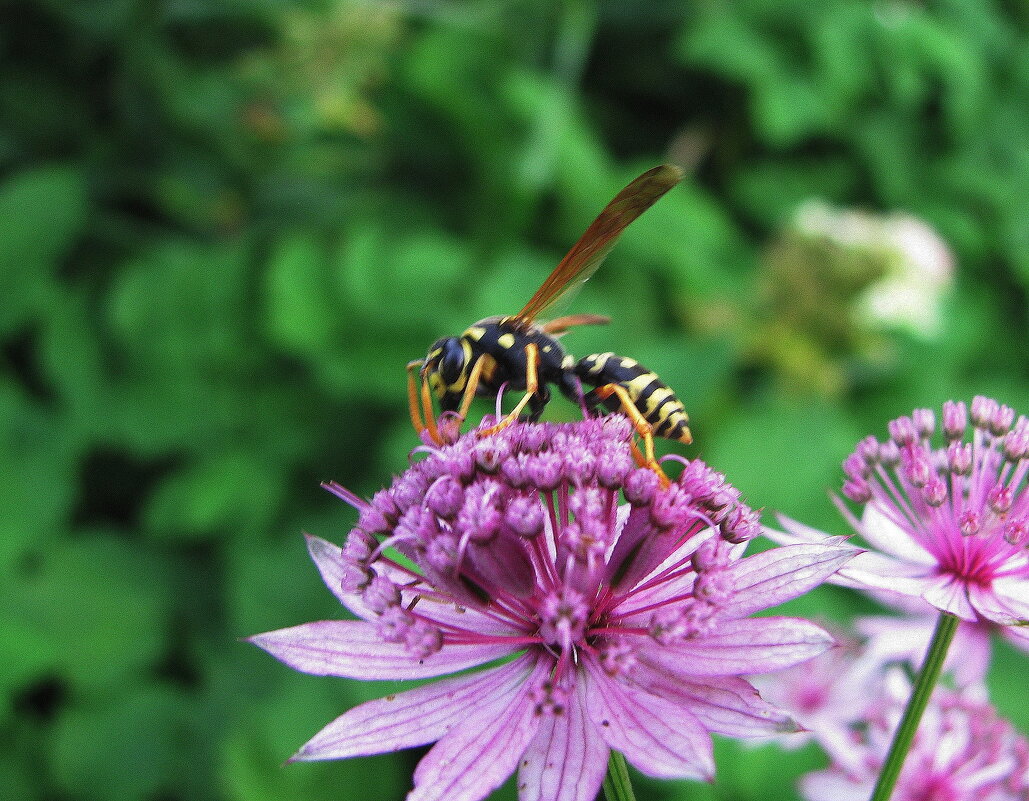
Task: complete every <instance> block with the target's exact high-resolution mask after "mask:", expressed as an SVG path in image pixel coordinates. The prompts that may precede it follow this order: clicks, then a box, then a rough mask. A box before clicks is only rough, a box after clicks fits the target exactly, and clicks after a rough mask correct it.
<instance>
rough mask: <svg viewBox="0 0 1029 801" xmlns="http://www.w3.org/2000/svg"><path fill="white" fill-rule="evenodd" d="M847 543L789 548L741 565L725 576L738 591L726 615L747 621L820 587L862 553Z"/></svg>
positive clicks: (834, 540) (831, 541) (832, 541)
mask: <svg viewBox="0 0 1029 801" xmlns="http://www.w3.org/2000/svg"><path fill="white" fill-rule="evenodd" d="M844 541H845V538H844V537H832V538H827V539H826V541H825V543H824V544H820V545H786V546H783V547H780V548H772V549H770V550H767V551H763V552H762V553H759V554H755V555H754V556H748V557H747V558H746V559H743V560H741V561H739V562H737V563H736V564H734V565H733V566H732V567H730V568H729V569H728V570H726V573H725V576H726V578H727V579H730V580H731V581H732V586H733V588H734V593H733V601H732V604H731V605H730V606H728V607H727V608H726V612H728V613H731V615H732V616H733V617H734V618H737V617H746V616H747V615H750V614H751V613H753V612H757V611H759V610H761V609H767V608H768V607H770V606H775V605H777V604H781V603H784V602H785V601H789V600H791V599H793V598H796V597H797V596H799V595H803V594H804V593H805V592H807V591H808V590H810V589H812V588H814V587H817V586H818V585H819V584H821V583H822V582H823V581H825V580H826V579H827V578H828V577H829V576H831V575H832V574H833V573H835V572H836V571H837V570H839V569H840V568H841V567H842V566H843V565H845V564H846V563H847V562H849V561H850V560H851V559H853V558H854V557H855V556H857V555H858V554H860V553H861V551H860V550H858V549H857V548H854V547H852V546H850V545H846V544H844Z"/></svg>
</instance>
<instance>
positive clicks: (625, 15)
mask: <svg viewBox="0 0 1029 801" xmlns="http://www.w3.org/2000/svg"><path fill="white" fill-rule="evenodd" d="M1026 9H1027V7H1026V6H1025V5H1024V4H1022V3H1016V2H1000V1H998V2H986V1H985V0H980V1H978V2H975V1H973V0H944V1H941V2H934V3H931V4H923V3H916V2H905V1H904V0H884V1H883V2H866V1H865V0H825V2H821V3H817V4H811V3H808V2H797V0H791V1H789V2H782V1H781V0H779V1H778V2H771V0H738V1H737V2H734V3H721V2H698V3H683V2H652V3H646V4H638V3H633V2H627V1H618V0H614V1H612V2H603V3H592V2H585V1H581V0H569V1H568V2H542V1H541V0H540V1H537V2H506V3H505V2H486V3H459V2H418V0H410V1H409V2H395V3H385V2H344V1H343V0H336V1H335V2H333V0H322V1H320V2H319V1H317V0H309V1H308V2H295V3H289V2H278V1H275V2H273V0H252V1H250V2H247V1H246V0H203V1H201V0H169V1H168V2H151V1H149V0H148V1H147V2H137V1H136V0H79V1H78V2H74V3H69V2H62V0H50V2H47V1H46V0H40V1H39V2H6V3H4V4H3V5H2V7H0V59H2V65H3V79H2V81H0V508H2V514H0V571H2V573H0V621H2V623H0V687H2V695H0V697H2V698H3V700H4V703H3V705H2V707H0V743H2V748H0V787H3V788H4V790H3V794H4V796H5V797H6V798H11V799H28V800H29V801H33V800H34V799H48V800H49V799H53V800H56V801H92V800H94V799H104V801H130V800H131V801H136V800H137V799H138V800H139V801H180V800H182V799H190V800H191V801H215V800H217V801H237V800H238V801H243V800H244V799H245V800H246V801H262V800H263V799H293V798H303V799H307V800H308V801H320V799H326V801H327V800H328V799H332V800H333V801H342V800H343V799H358V798H361V799H365V798H372V799H393V798H399V797H402V795H403V793H404V792H405V791H406V789H407V788H408V787H409V784H410V776H411V770H412V766H413V764H414V763H415V761H416V760H417V758H418V757H419V756H420V752H417V751H415V752H406V753H404V754H400V755H396V756H391V757H376V758H369V759H357V760H351V761H347V762H343V763H329V764H322V765H311V764H309V765H294V766H288V767H283V766H282V763H283V761H284V760H285V759H286V758H287V757H288V756H289V755H290V754H291V753H293V751H294V750H295V749H296V748H297V747H299V746H300V745H301V744H302V743H303V742H304V741H306V740H307V739H308V738H309V737H310V736H311V735H313V734H314V733H315V732H316V731H317V730H318V729H319V728H320V727H321V726H323V725H324V724H325V723H327V722H328V721H329V720H331V719H332V718H334V717H335V716H336V715H338V714H340V713H342V712H343V711H344V710H345V709H347V708H349V707H350V706H352V705H354V704H356V703H358V702H360V701H362V700H365V699H368V698H372V697H378V696H379V695H382V694H383V693H384V692H386V691H388V689H389V687H390V685H387V684H383V685H378V686H376V685H370V684H358V683H356V682H347V681H343V680H332V679H316V678H313V677H309V676H303V675H299V674H295V673H293V672H292V671H290V670H289V669H288V668H286V667H284V666H282V665H280V664H278V663H277V662H275V661H274V660H272V659H271V658H269V657H268V656H266V655H264V654H262V653H260V652H259V651H257V649H255V648H253V647H252V646H249V645H247V644H245V643H242V642H240V641H239V638H241V637H245V636H247V635H250V634H254V633H257V632H260V631H264V630H268V629H273V628H279V627H283V626H288V625H293V624H297V623H301V622H304V621H308V620H314V619H321V618H328V617H336V616H339V615H340V614H341V612H340V610H339V607H338V604H336V602H335V601H334V600H333V599H332V597H331V595H330V594H329V593H328V591H327V590H326V589H325V588H324V586H323V585H322V584H321V582H320V580H319V578H318V575H317V572H316V571H315V569H314V567H313V566H312V565H311V564H310V562H309V560H308V558H307V555H306V552H305V548H304V544H303V539H302V537H301V531H310V532H312V533H315V534H318V535H321V536H323V537H326V538H329V539H333V540H335V541H337V542H339V541H341V540H342V539H343V537H344V536H345V534H346V532H347V530H348V529H349V528H350V526H351V525H352V524H353V522H354V513H353V512H352V511H351V510H350V509H349V508H348V507H346V506H344V505H343V504H341V503H339V502H338V501H335V500H333V499H332V498H331V497H330V496H329V495H328V494H327V493H325V492H323V491H322V490H320V489H319V486H318V483H319V481H320V480H325V479H335V480H337V481H339V482H341V483H343V484H345V485H347V486H348V487H350V488H352V489H354V490H355V491H357V492H359V493H362V494H370V493H372V492H373V491H374V490H375V489H376V488H378V487H379V486H381V485H382V484H383V483H385V482H388V481H389V479H390V476H391V475H392V474H393V473H394V472H396V471H400V470H402V469H403V467H404V465H405V462H406V454H407V452H408V450H410V448H411V447H412V446H414V445H415V444H416V438H415V436H414V434H413V432H412V430H411V428H410V424H409V422H408V419H407V408H406V397H405V379H404V365H405V363H406V362H407V361H409V360H411V359H415V358H419V357H420V356H422V355H423V354H424V352H425V350H426V347H427V346H428V344H429V343H430V342H431V341H433V340H434V339H436V338H437V337H440V336H444V335H451V334H458V333H460V332H461V331H462V330H463V329H464V328H465V327H466V326H467V325H468V324H470V323H471V322H473V321H475V320H477V319H479V318H481V317H485V316H487V315H491V314H503V313H513V312H515V311H517V310H518V309H519V308H521V306H522V305H523V304H524V302H525V301H526V300H527V299H528V297H529V296H530V295H531V294H532V292H533V291H534V290H535V289H536V287H537V286H538V285H539V284H540V282H541V281H542V280H543V278H544V277H545V276H546V275H547V273H548V272H549V271H550V269H551V268H552V267H553V265H554V264H556V262H557V261H558V260H559V259H560V257H561V256H562V255H563V253H564V252H565V251H566V250H567V248H568V247H569V246H571V244H572V243H573V242H574V241H575V240H576V238H577V237H578V236H579V234H581V233H582V231H583V230H584V229H585V227H586V225H587V224H588V223H589V222H590V221H591V220H592V218H593V216H594V215H595V214H596V213H597V212H598V211H599V210H600V209H601V208H602V207H603V205H604V204H605V203H606V202H607V201H608V200H609V199H610V198H611V197H612V196H613V195H614V194H615V192H617V191H618V189H619V188H621V187H622V186H623V185H624V184H625V183H627V182H628V180H630V179H631V178H632V177H634V176H635V175H636V174H638V173H639V172H642V171H643V170H644V169H646V168H648V167H651V166H653V165H655V164H657V163H660V162H663V161H672V162H675V163H678V164H680V165H681V166H683V168H684V169H685V170H686V173H687V177H686V179H685V180H684V181H683V183H682V184H681V185H680V186H679V187H677V188H676V189H675V190H674V191H672V192H671V193H670V194H669V195H668V196H666V197H665V198H664V199H663V200H661V202H660V203H659V204H658V205H657V206H655V207H654V208H653V209H652V210H651V211H650V212H648V213H647V214H646V215H645V216H644V217H643V218H641V219H640V220H639V221H638V222H637V223H635V224H634V225H633V226H632V228H631V229H629V231H628V232H627V234H626V235H625V236H624V237H623V239H622V241H621V242H620V244H619V246H618V248H617V249H616V250H615V252H614V253H613V254H612V255H611V257H610V258H609V260H608V262H607V263H606V264H605V266H604V268H603V269H602V270H601V271H600V272H599V273H598V274H597V275H596V277H595V278H594V279H593V280H592V281H590V282H589V284H588V285H587V286H586V287H585V288H584V290H583V291H582V292H581V293H580V294H579V296H578V297H577V299H576V301H575V304H574V306H573V308H572V310H573V311H575V312H592V313H599V314H608V315H610V316H611V317H612V318H613V320H612V323H611V325H610V326H607V327H606V328H599V327H598V328H589V329H581V330H576V331H575V332H573V333H571V334H570V335H569V336H568V337H567V338H566V339H565V340H564V342H565V344H566V346H567V347H568V348H569V349H570V350H571V351H572V352H573V353H575V354H578V355H584V354H586V353H589V352H594V351H598V350H601V351H602V350H610V349H613V350H616V351H618V352H620V353H623V354H626V355H631V356H633V357H636V358H638V359H640V360H641V361H643V362H644V363H645V364H647V365H648V366H649V367H651V368H653V369H655V370H657V371H658V372H659V373H660V374H661V375H662V377H663V378H664V379H665V380H666V381H667V382H668V383H669V384H670V385H671V386H673V387H674V388H675V389H676V390H677V391H678V393H679V395H680V396H681V398H682V399H683V401H684V402H685V404H686V407H687V409H688V410H689V411H690V415H691V418H692V427H693V431H694V435H695V438H696V443H695V445H694V446H692V447H691V448H689V449H687V450H686V453H687V454H688V455H690V456H701V457H703V458H704V459H705V460H707V461H708V462H710V463H711V464H713V465H714V466H715V467H717V468H719V469H721V470H723V471H725V472H726V473H727V474H728V476H729V478H730V480H731V481H733V482H734V483H736V484H737V485H738V486H739V487H740V488H741V489H742V490H743V491H744V493H745V495H746V497H747V499H748V500H749V502H750V503H751V504H752V505H753V506H756V507H763V508H765V509H766V511H767V512H768V519H769V520H771V519H772V518H771V512H772V511H773V510H777V509H782V510H784V511H787V512H788V513H789V514H790V515H791V516H794V517H797V518H800V519H803V520H805V521H806V522H809V523H811V524H813V525H817V526H820V527H822V528H823V529H826V530H831V531H835V532H839V533H842V532H844V530H845V526H844V524H843V522H842V521H841V520H840V519H839V516H838V514H837V513H836V511H835V510H834V509H833V507H832V505H831V503H830V502H829V500H828V498H827V494H826V491H827V489H830V488H836V487H838V485H839V483H840V480H841V472H840V469H839V463H840V461H841V460H842V459H843V458H844V457H845V456H846V455H847V454H848V453H849V451H850V449H851V448H852V447H853V445H854V444H855V443H856V442H857V441H858V440H859V439H860V438H861V437H863V436H865V435H866V434H869V433H875V434H877V435H879V436H883V435H884V434H885V426H886V422H887V421H888V420H889V419H891V418H892V417H895V416H897V415H899V414H903V413H906V412H908V411H910V410H911V409H912V408H913V407H915V406H932V407H936V408H938V407H939V405H940V404H941V402H942V401H943V400H945V399H947V398H960V399H965V400H970V399H971V397H972V395H974V394H977V393H984V394H990V395H992V396H994V397H996V398H997V399H998V400H1000V401H1001V402H1005V403H1008V404H1011V405H1013V406H1015V407H1016V408H1017V409H1018V410H1019V411H1021V412H1022V413H1026V412H1029V355H1027V347H1026V343H1027V328H1029V302H1027V295H1029V224H1027V223H1029V192H1027V191H1026V189H1027V187H1029V106H1027V105H1026V103H1025V99H1026V97H1029V24H1027V23H1029V14H1027V10H1026ZM488 408H489V405H488V404H486V403H485V402H483V405H481V406H477V407H476V410H475V414H479V413H482V412H485V411H486V410H487V409H488ZM576 414H577V411H576V409H575V408H574V407H572V406H571V405H570V404H568V403H566V402H564V401H563V400H560V399H558V400H555V402H554V403H552V404H551V406H550V407H549V409H548V416H549V418H550V419H573V418H575V417H576ZM676 448H679V446H674V447H665V448H664V452H669V451H671V450H674V449H676ZM680 450H681V449H680ZM870 608H872V607H871V605H870V604H869V603H867V602H864V603H862V602H859V601H858V600H856V599H855V598H854V597H853V596H851V595H849V594H847V593H846V592H845V591H842V590H832V589H828V588H823V589H822V590H819V591H818V592H817V593H815V594H814V595H813V596H811V597H810V598H807V599H803V600H802V601H800V602H798V603H797V604H796V607H795V609H793V610H791V611H794V612H796V613H801V614H806V615H811V616H815V617H820V618H825V619H833V620H842V619H846V617H847V616H848V615H852V614H854V612H855V610H867V609H870ZM1025 668H1026V662H1025V657H1024V656H1022V655H1020V654H1016V653H1015V652H1014V651H1012V650H1010V649H1007V648H1004V647H1002V646H998V651H997V657H996V659H995V663H994V668H993V671H992V673H991V688H992V691H993V694H994V700H995V702H996V703H997V704H998V706H999V707H1000V708H1001V710H1002V712H1004V713H1005V714H1006V715H1008V716H1009V717H1011V718H1012V719H1014V720H1015V722H1016V724H1017V725H1018V726H1019V727H1020V729H1021V730H1022V731H1023V732H1027V731H1029V712H1027V708H1026V706H1025V704H1024V682H1022V681H1021V680H1020V679H1019V678H1018V676H1019V674H1020V675H1022V676H1024V671H1025ZM820 759H821V758H820V757H819V755H818V754H817V752H815V751H814V750H813V749H804V750H801V751H797V752H791V753H790V754H789V755H787V756H786V757H783V756H781V754H780V752H778V751H777V750H775V749H773V748H770V747H766V748H761V749H757V750H744V749H741V748H739V747H737V746H735V745H733V744H727V743H720V744H719V746H718V760H719V778H718V782H717V783H716V785H715V786H714V787H709V786H706V785H704V786H701V785H688V784H678V785H676V784H667V783H666V784H660V785H658V784H645V785H643V787H644V788H645V789H644V790H643V791H642V792H644V793H645V794H646V795H647V796H648V797H652V798H669V799H725V800H728V799H743V800H744V801H748V800H749V799H755V800H756V799H758V798H760V799H773V801H774V799H789V798H795V797H796V796H795V793H794V790H793V789H792V781H791V779H790V774H791V773H796V772H799V771H802V770H806V769H810V768H811V767H814V766H816V765H819V764H820ZM770 775H774V776H775V781H774V782H773V783H772V784H771V785H770V784H769V782H768V779H769V776H770ZM496 797H497V798H499V799H513V798H514V791H513V788H512V786H511V784H510V783H509V785H508V786H507V787H506V788H504V790H502V791H500V792H498V793H497V795H496Z"/></svg>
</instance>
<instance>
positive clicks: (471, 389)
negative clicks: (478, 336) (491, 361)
mask: <svg viewBox="0 0 1029 801" xmlns="http://www.w3.org/2000/svg"><path fill="white" fill-rule="evenodd" d="M485 365H486V360H485V359H483V358H481V357H480V358H478V359H476V360H475V364H473V365H472V371H471V372H470V373H469V374H468V380H467V381H466V382H465V385H464V395H462V396H461V405H460V407H458V410H457V419H458V420H460V421H462V422H463V421H464V419H465V418H466V417H467V416H468V408H469V407H470V406H471V405H472V399H473V398H474V397H475V390H477V389H478V388H479V377H480V376H481V375H482V369H483V367H484V366H485Z"/></svg>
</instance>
